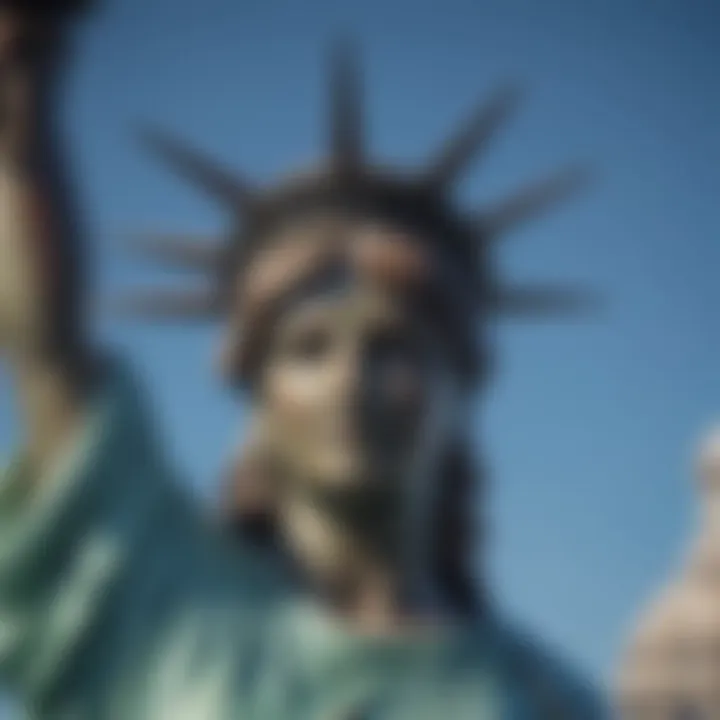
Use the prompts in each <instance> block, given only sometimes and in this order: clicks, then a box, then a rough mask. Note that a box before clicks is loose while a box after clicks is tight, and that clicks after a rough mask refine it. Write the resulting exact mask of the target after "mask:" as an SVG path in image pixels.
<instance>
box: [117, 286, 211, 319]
mask: <svg viewBox="0 0 720 720" xmlns="http://www.w3.org/2000/svg"><path fill="white" fill-rule="evenodd" d="M111 309H112V310H113V311H114V312H115V313H117V314H120V315H123V316H131V317H136V318H145V319H148V320H152V321H161V320H165V321H175V322H183V321H188V320H190V321H207V320H214V319H216V318H218V317H219V316H220V315H221V309H220V303H219V302H218V295H217V293H216V292H214V291H213V290H211V289H200V290H189V289H176V290H168V289H163V290H160V289H150V290H142V291H140V290H139V291H135V292H133V293H132V294H128V295H126V296H124V297H121V298H118V299H116V300H114V301H112V302H111Z"/></svg>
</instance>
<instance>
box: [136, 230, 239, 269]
mask: <svg viewBox="0 0 720 720" xmlns="http://www.w3.org/2000/svg"><path fill="white" fill-rule="evenodd" d="M127 249H128V250H129V251H130V252H132V253H133V254H136V255H141V256H143V257H145V258H146V259H148V260H150V261H153V262H156V263H159V264H161V265H165V266H166V267H169V268H173V269H179V270H191V271H198V272H204V273H208V274H209V273H213V272H215V271H216V270H218V268H219V267H220V263H221V262H222V258H223V255H224V254H225V248H224V247H223V246H222V245H220V244H218V243H213V244H211V243H209V242H207V240H206V239H205V238H199V237H191V236H187V235H133V236H131V237H130V238H129V241H128V243H127Z"/></svg>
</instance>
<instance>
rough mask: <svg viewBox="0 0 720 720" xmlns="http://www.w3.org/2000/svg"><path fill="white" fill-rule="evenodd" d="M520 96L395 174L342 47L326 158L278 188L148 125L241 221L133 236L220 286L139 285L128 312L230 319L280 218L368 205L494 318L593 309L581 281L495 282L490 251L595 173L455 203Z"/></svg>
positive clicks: (138, 247)
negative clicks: (410, 235) (446, 263)
mask: <svg viewBox="0 0 720 720" xmlns="http://www.w3.org/2000/svg"><path fill="white" fill-rule="evenodd" d="M517 100H518V92H517V91H516V90H515V89H513V88H502V89H500V90H498V91H497V92H496V93H495V94H494V95H493V96H492V97H491V98H490V100H489V101H485V102H483V103H481V104H480V105H479V107H478V108H477V109H476V110H475V111H474V112H473V113H472V114H471V116H470V117H469V118H468V119H466V120H465V121H464V122H463V123H462V124H461V126H460V127H459V128H458V130H457V131H456V132H455V133H453V134H452V136H451V137H450V138H449V139H448V140H447V141H446V142H445V143H444V144H443V145H442V147H441V148H440V149H439V150H438V151H437V152H436V153H435V154H434V156H433V157H432V158H431V159H430V161H429V162H428V163H427V164H426V165H425V166H424V167H423V168H422V169H420V170H419V171H415V172H407V171H402V170H397V169H392V168H390V169H388V168H385V167H382V166H379V165H376V164H373V163H372V162H369V161H368V158H367V153H366V148H365V137H364V135H365V133H364V128H363V122H362V120H363V112H362V111H363V107H362V98H361V83H360V73H359V69H358V63H357V61H356V56H355V53H354V52H353V49H352V47H351V46H350V45H348V44H347V43H344V44H338V45H337V46H336V47H335V49H334V52H333V54H332V58H331V63H330V122H329V146H330V148H329V154H328V157H327V160H326V161H325V162H324V163H323V164H322V165H321V166H320V168H319V169H317V170H315V171H313V172H310V173H306V174H304V175H300V176H296V177H294V178H292V179H290V180H287V181H283V182H281V183H279V184H277V185H274V186H271V187H269V188H262V187H259V186H258V185H256V184H255V183H253V182H251V181H250V180H249V179H248V178H246V177H243V176H242V175H240V174H239V173H237V172H233V171H230V170H229V169H227V168H226V167H223V166H222V164H220V163H218V162H216V161H214V160H213V159H210V158H208V157H207V156H206V155H205V154H203V153H202V152H200V151H199V150H197V149H196V148H194V147H192V146H191V145H189V144H187V143H185V142H183V141H181V140H179V139H178V138H177V137H175V136H173V135H172V134H170V133H168V132H166V131H164V130H161V129H159V128H157V127H154V126H151V127H145V128H144V129H143V130H142V131H141V141H142V143H143V145H144V147H145V148H146V149H147V150H149V151H150V152H151V153H152V154H153V155H154V156H155V157H156V158H159V159H160V160H161V161H162V162H163V163H164V164H165V165H167V166H168V167H169V168H170V169H171V170H172V171H173V172H175V173H176V174H178V175H180V176H182V177H183V178H185V179H186V180H188V181H190V182H191V183H193V184H194V185H195V186H196V187H198V188H199V189H201V190H202V191H203V192H204V193H206V194H207V195H209V196H210V197H211V198H212V199H214V200H216V201H218V202H219V203H220V204H221V205H222V206H224V207H225V208H226V209H227V210H229V211H230V213H231V216H232V218H233V226H232V228H231V231H230V232H229V233H228V235H227V236H226V237H225V238H224V239H219V240H217V241H214V242H213V241H209V240H208V239H207V238H205V239H202V238H197V237H188V236H178V235H165V236H162V235H153V236H141V237H135V238H133V239H132V241H131V248H132V250H133V251H134V252H135V253H136V254H140V255H141V256H142V257H144V258H145V259H146V260H150V261H152V262H155V263H159V264H160V265H164V266H165V267H166V268H170V269H175V270H178V269H179V270H186V271H194V272H197V273H200V274H202V275H204V276H205V277H206V278H209V279H210V280H211V283H210V284H209V287H208V288H207V289H205V290H189V289H179V290H150V291H145V292H135V293H133V294H132V295H130V296H127V297H126V298H125V299H124V300H122V301H121V303H120V307H121V309H122V310H123V311H124V312H129V313H130V314H132V315H134V316H140V317H145V318H150V319H152V320H156V321H157V320H189V319H199V320H206V319H213V318H219V317H222V316H223V315H224V314H226V313H227V312H228V309H229V293H228V288H229V287H230V285H231V284H232V283H233V281H234V280H235V279H236V278H237V274H238V273H239V272H242V270H243V268H245V267H247V264H248V262H249V261H250V260H251V259H252V258H253V257H254V256H255V255H256V254H257V253H258V252H259V251H260V249H261V248H262V246H263V241H264V239H266V238H267V237H268V236H269V235H270V230H271V229H272V228H273V227H275V226H277V224H278V223H280V222H283V221H288V220H290V221H291V220H292V219H293V218H296V217H298V216H300V215H302V214H303V213H306V212H308V211H312V210H317V209H325V208H341V209H346V210H347V209H349V210H357V211H362V212H364V213H368V214H369V215H370V216H371V217H382V218H388V219H391V220H395V221H397V222H398V223H400V224H401V225H403V226H406V227H407V226H409V227H411V228H413V227H417V228H421V229H423V230H424V231H425V233H424V235H425V237H429V238H431V239H434V244H435V246H436V247H435V248H434V250H435V251H436V252H437V254H438V255H440V256H442V257H443V258H445V259H448V260H450V261H451V263H452V264H453V265H455V267H456V268H457V269H460V270H461V271H465V272H466V271H468V270H470V271H471V272H470V273H469V274H468V273H467V272H466V279H467V280H468V281H469V282H470V283H471V284H472V283H473V282H474V283H475V284H476V285H477V286H478V288H479V290H478V292H481V293H482V295H483V299H484V300H485V301H486V303H487V304H488V305H489V307H490V309H491V311H492V312H493V313H496V314H500V315H509V316H520V317H523V316H530V317H537V316H545V315H554V314H558V313H566V312H570V311H575V310H577V309H578V308H582V307H584V306H585V305H586V304H587V300H588V297H587V294H586V293H584V292H582V291H580V290H579V289H577V288H571V287H567V286H566V287H560V286H556V285H522V286H515V287H502V286H500V287H498V285H499V284H498V283H495V282H494V278H493V277H492V276H491V275H492V274H490V273H488V272H487V269H488V264H489V263H488V261H489V257H488V255H489V251H490V250H491V249H492V247H493V246H494V245H495V244H496V241H497V239H498V238H501V237H503V236H505V235H507V234H508V233H509V232H510V231H511V230H513V229H515V228H516V227H517V226H518V225H521V224H522V223H524V222H526V221H528V220H530V219H532V218H535V217H537V216H539V215H540V214H542V213H544V212H545V211H546V210H548V209H549V208H550V207H552V206H553V205H554V204H555V203H557V202H558V201H560V200H563V199H565V198H567V197H568V196H570V195H571V194H573V193H575V192H576V191H578V190H579V189H581V188H582V187H584V186H585V185H586V184H587V180H588V179H589V175H588V173H587V171H586V170H585V169H584V168H583V167H579V166H571V167H566V168H563V169H561V170H560V171H556V172H554V173H552V174H551V175H550V176H548V177H545V178H544V179H542V180H540V181H539V182H534V183H530V184H528V185H526V186H525V187H524V188H522V189H521V190H519V191H518V192H517V193H516V194H514V195H513V196H511V197H508V198H506V199H504V200H503V201H501V202H499V203H496V204H495V205H493V206H490V207H486V208H484V209H481V210H480V211H475V212H462V211H460V210H458V209H457V208H456V207H455V206H454V204H453V202H452V197H451V195H452V190H453V188H454V186H455V184H456V183H457V181H458V180H459V178H460V177H461V176H462V174H463V173H464V171H465V170H467V168H468V166H469V164H470V162H471V161H472V160H473V159H474V158H475V157H476V156H477V155H478V154H480V153H481V152H482V151H483V150H484V149H485V148H486V146H487V144H488V143H489V142H490V140H491V139H492V138H493V136H494V135H495V133H496V131H497V130H498V129H499V128H500V126H501V125H502V124H503V123H504V121H505V120H506V119H507V117H508V116H509V115H510V114H511V112H512V111H513V110H514V109H515V107H516V105H517ZM428 230H430V231H431V232H428ZM478 274H479V276H481V277H478ZM481 278H482V279H484V280H485V282H481V281H480V280H481ZM488 279H489V280H491V281H492V282H487V281H488Z"/></svg>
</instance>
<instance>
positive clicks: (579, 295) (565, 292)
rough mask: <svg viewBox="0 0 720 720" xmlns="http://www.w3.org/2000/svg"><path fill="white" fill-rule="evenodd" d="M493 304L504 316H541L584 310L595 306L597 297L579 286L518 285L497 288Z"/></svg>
mask: <svg viewBox="0 0 720 720" xmlns="http://www.w3.org/2000/svg"><path fill="white" fill-rule="evenodd" d="M494 305H495V309H496V311H497V313H498V315H502V316H505V317H514V318H541V317H548V316H554V315H569V314H579V313H585V312H587V311H588V310H591V309H594V308H595V307H596V306H597V298H595V297H594V296H593V295H592V294H591V293H589V292H587V291H586V290H582V289H580V288H572V287H562V286H552V285H521V286H514V287H510V288H506V289H503V290H500V291H499V292H498V293H497V294H496V297H495V299H494Z"/></svg>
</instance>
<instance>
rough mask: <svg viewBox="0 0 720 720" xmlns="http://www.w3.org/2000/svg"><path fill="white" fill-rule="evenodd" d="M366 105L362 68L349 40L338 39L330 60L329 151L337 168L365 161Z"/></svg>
mask: <svg viewBox="0 0 720 720" xmlns="http://www.w3.org/2000/svg"><path fill="white" fill-rule="evenodd" d="M362 125H363V108H362V90H361V79H360V69H359V63H358V58H357V54H356V52H355V48H354V47H353V45H352V44H351V43H350V41H349V40H347V39H344V40H342V41H340V42H337V43H336V45H335V46H334V48H333V51H332V55H331V61H330V152H331V162H332V165H333V167H334V169H335V170H336V171H339V172H341V173H342V172H346V171H353V170H356V169H358V168H359V167H361V165H362V162H363V127H362Z"/></svg>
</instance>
